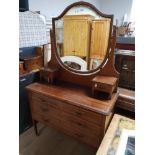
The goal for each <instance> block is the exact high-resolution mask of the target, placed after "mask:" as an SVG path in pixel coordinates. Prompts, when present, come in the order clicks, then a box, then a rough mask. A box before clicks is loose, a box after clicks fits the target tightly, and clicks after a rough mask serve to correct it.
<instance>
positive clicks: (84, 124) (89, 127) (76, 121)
mask: <svg viewBox="0 0 155 155" xmlns="http://www.w3.org/2000/svg"><path fill="white" fill-rule="evenodd" d="M62 118H63V120H65V121H66V122H68V124H70V125H72V127H73V128H76V129H77V130H79V131H81V132H83V133H88V134H91V135H94V136H101V128H100V127H99V126H97V125H96V124H93V123H91V122H88V121H86V120H82V119H80V118H78V117H75V116H72V115H70V114H68V113H65V112H62Z"/></svg>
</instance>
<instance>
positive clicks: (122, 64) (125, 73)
mask: <svg viewBox="0 0 155 155" xmlns="http://www.w3.org/2000/svg"><path fill="white" fill-rule="evenodd" d="M115 67H116V70H117V71H118V72H119V73H120V79H119V84H118V86H119V87H122V88H127V89H131V90H135V52H134V51H130V50H117V51H116V52H115Z"/></svg>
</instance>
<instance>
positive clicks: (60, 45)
mask: <svg viewBox="0 0 155 155" xmlns="http://www.w3.org/2000/svg"><path fill="white" fill-rule="evenodd" d="M110 22H111V20H110V18H103V17H101V16H99V15H98V14H96V12H94V11H93V10H92V9H91V8H89V7H86V6H76V7H73V8H71V9H70V10H69V11H68V12H67V13H66V14H65V16H63V17H62V18H61V19H59V20H56V21H55V28H56V29H55V33H56V45H57V52H58V55H59V57H60V59H61V61H62V62H63V64H64V65H65V66H68V67H70V68H72V69H75V70H80V71H89V70H92V69H96V68H97V67H98V66H100V64H101V63H102V62H103V60H104V58H105V56H106V53H107V48H108V41H109V33H110Z"/></svg>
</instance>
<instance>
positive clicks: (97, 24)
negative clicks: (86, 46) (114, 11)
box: [90, 19, 110, 60]
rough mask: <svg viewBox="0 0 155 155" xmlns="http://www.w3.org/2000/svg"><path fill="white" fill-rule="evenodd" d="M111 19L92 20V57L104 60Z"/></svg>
mask: <svg viewBox="0 0 155 155" xmlns="http://www.w3.org/2000/svg"><path fill="white" fill-rule="evenodd" d="M109 30H110V20H109V19H100V20H93V21H92V30H91V44H90V58H91V59H101V60H103V59H104V57H105V55H106V52H107V47H108V39H109V38H108V36H109Z"/></svg>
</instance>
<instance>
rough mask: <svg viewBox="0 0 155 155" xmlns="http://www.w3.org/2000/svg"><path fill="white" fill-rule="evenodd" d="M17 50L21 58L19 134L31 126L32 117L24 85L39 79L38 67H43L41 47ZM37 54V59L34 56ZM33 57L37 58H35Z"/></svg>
mask: <svg viewBox="0 0 155 155" xmlns="http://www.w3.org/2000/svg"><path fill="white" fill-rule="evenodd" d="M19 51H20V53H19V59H20V60H22V62H21V61H20V72H19V75H20V76H19V133H20V134H21V133H23V132H24V131H26V130H27V129H29V128H30V127H31V126H32V117H31V113H30V108H29V103H28V95H27V91H26V89H25V87H26V86H28V85H29V84H31V83H33V82H35V81H38V80H39V69H40V67H41V66H42V67H43V48H42V47H26V48H20V49H19ZM37 54H38V56H39V59H38V56H36V55H37ZM26 58H29V59H26ZM35 58H37V59H36V60H35ZM38 61H39V62H38ZM37 62H38V63H37Z"/></svg>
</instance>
